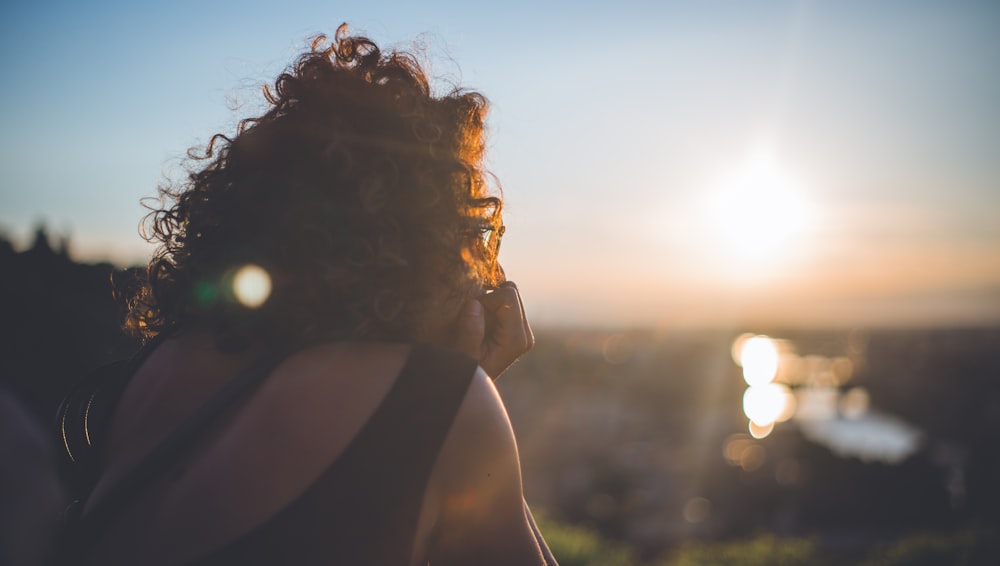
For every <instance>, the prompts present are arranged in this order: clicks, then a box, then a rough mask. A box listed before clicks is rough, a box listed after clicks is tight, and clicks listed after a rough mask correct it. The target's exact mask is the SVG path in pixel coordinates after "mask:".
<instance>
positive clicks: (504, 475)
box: [428, 369, 544, 566]
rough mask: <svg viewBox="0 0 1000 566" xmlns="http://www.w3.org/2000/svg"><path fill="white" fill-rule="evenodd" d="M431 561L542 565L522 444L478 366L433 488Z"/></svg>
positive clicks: (436, 470) (437, 466)
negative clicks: (528, 508)
mask: <svg viewBox="0 0 1000 566" xmlns="http://www.w3.org/2000/svg"><path fill="white" fill-rule="evenodd" d="M429 487H430V489H429V496H430V497H431V498H433V499H434V500H435V503H436V504H435V506H434V510H435V513H434V515H435V521H434V527H433V530H432V533H431V534H430V537H429V544H428V546H429V548H428V553H429V556H430V558H431V563H432V564H434V565H435V566H438V565H439V564H445V565H447V564H473V563H474V564H484V565H489V564H543V563H544V562H543V559H542V555H541V551H540V549H539V546H538V542H537V541H536V539H535V537H534V534H533V532H532V530H531V527H530V524H529V522H528V520H527V516H526V512H525V508H524V503H523V494H522V489H521V466H520V462H519V459H518V453H517V442H516V440H515V438H514V431H513V429H512V428H511V424H510V419H509V418H508V416H507V410H506V408H505V407H504V405H503V401H502V400H501V399H500V395H499V394H498V393H497V390H496V388H495V387H494V385H493V382H492V381H491V380H490V378H489V377H488V376H487V375H486V373H485V372H484V371H483V370H482V369H478V370H477V372H476V375H475V376H474V378H473V380H472V383H471V384H470V386H469V389H468V391H467V392H466V395H465V398H464V400H463V401H462V404H461V406H460V407H459V410H458V413H457V415H456V417H455V421H454V422H453V424H452V427H451V430H450V431H449V432H448V436H447V437H446V439H445V442H444V445H443V446H442V448H441V452H440V454H439V456H438V460H437V463H436V464H435V467H434V471H433V473H432V476H431V485H430V486H429Z"/></svg>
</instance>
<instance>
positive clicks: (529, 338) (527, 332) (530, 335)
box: [500, 281, 535, 350]
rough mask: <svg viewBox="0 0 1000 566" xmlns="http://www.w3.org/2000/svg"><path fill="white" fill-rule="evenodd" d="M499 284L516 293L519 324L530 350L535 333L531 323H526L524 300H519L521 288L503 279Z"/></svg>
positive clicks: (533, 342) (526, 315)
mask: <svg viewBox="0 0 1000 566" xmlns="http://www.w3.org/2000/svg"><path fill="white" fill-rule="evenodd" d="M500 286H501V287H511V288H513V289H514V294H515V295H517V306H518V309H519V311H520V313H521V325H522V326H523V328H524V335H525V337H526V338H527V341H528V344H527V345H528V349H529V350H530V349H531V348H533V347H534V346H535V333H534V332H532V331H531V325H530V324H528V314H527V311H525V310H524V301H522V300H521V290H520V289H518V288H517V284H516V283H514V282H513V281H504V282H503V283H502V284H501V285H500Z"/></svg>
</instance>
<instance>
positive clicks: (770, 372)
mask: <svg viewBox="0 0 1000 566" xmlns="http://www.w3.org/2000/svg"><path fill="white" fill-rule="evenodd" d="M740 365H741V366H743V379H744V380H746V382H747V384H748V385H750V386H754V385H764V384H765V383H768V382H770V381H771V380H773V379H774V376H775V375H777V373H778V347H777V345H775V343H774V341H773V340H771V339H770V338H768V337H767V336H764V335H758V336H754V337H752V338H748V339H746V340H745V341H744V342H743V347H742V348H741V349H740Z"/></svg>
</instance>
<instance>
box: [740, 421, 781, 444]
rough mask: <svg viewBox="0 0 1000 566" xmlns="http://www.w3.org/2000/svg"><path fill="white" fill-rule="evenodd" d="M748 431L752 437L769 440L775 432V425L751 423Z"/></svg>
mask: <svg viewBox="0 0 1000 566" xmlns="http://www.w3.org/2000/svg"><path fill="white" fill-rule="evenodd" d="M747 430H749V431H750V436H752V437H754V438H756V439H758V440H759V439H761V438H767V436H768V435H770V434H771V433H772V432H774V423H773V422H772V423H767V424H757V423H755V422H753V421H750V424H748V425H747Z"/></svg>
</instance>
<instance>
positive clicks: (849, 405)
mask: <svg viewBox="0 0 1000 566" xmlns="http://www.w3.org/2000/svg"><path fill="white" fill-rule="evenodd" d="M870 404H871V397H870V396H869V395H868V390H867V389H865V388H864V387H852V388H851V389H849V390H848V391H847V393H844V394H843V395H842V396H841V397H840V414H842V415H844V417H845V418H848V419H859V418H861V417H863V416H864V415H865V413H867V412H868V407H869V405H870Z"/></svg>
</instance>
